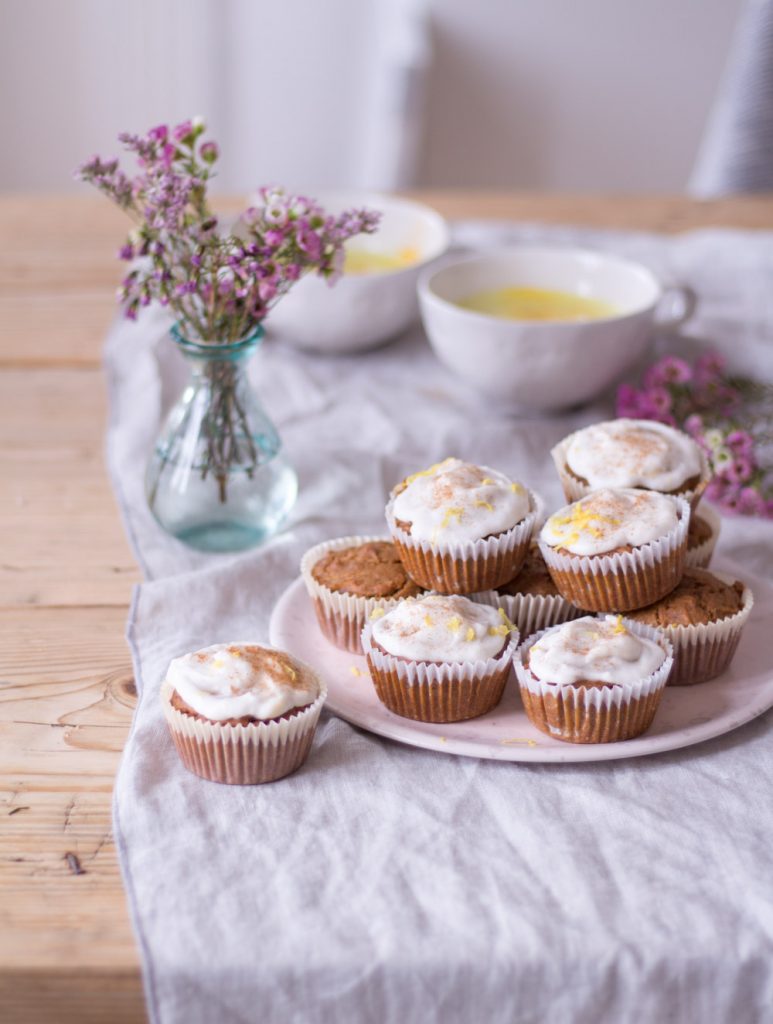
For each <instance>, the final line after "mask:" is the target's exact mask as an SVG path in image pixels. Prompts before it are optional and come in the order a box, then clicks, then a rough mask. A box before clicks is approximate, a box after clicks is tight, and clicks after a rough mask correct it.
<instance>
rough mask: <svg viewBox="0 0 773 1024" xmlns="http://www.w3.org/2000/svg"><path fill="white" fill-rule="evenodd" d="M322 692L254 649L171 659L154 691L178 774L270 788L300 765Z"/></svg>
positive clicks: (223, 648) (304, 672) (305, 675)
mask: <svg viewBox="0 0 773 1024" xmlns="http://www.w3.org/2000/svg"><path fill="white" fill-rule="evenodd" d="M326 695H327V692H326V690H325V687H324V686H323V684H322V682H321V681H320V679H319V677H318V676H317V674H316V673H315V672H314V671H313V670H312V669H311V668H309V667H308V665H305V664H303V662H300V661H298V660H297V658H293V657H291V656H290V655H289V654H286V653H285V652H284V651H279V650H276V649H275V648H273V647H267V646H263V645H261V644H250V643H231V644H213V645H212V646H211V647H205V648H203V649H202V650H199V651H194V652H193V653H191V654H185V655H183V656H182V657H179V658H175V659H174V660H173V661H172V662H171V664H170V665H169V668H168V669H167V674H166V679H165V680H164V683H163V684H162V687H161V700H162V703H163V707H164V716H165V717H166V721H167V725H168V726H169V729H170V732H171V734H172V739H173V740H174V742H175V746H176V747H177V751H178V753H179V755H180V757H181V758H182V762H183V764H184V765H185V767H186V768H187V769H188V770H189V771H192V772H194V773H195V774H196V775H200V776H202V778H205V779H209V780H210V781H211V782H227V783H233V784H238V785H253V784H255V783H259V782H273V781H274V780H276V779H281V778H282V777H283V776H285V775H289V774H290V772H294V771H295V770H296V769H297V768H299V767H300V766H301V765H302V764H303V762H304V761H305V760H306V756H307V755H308V752H309V748H310V747H311V743H312V740H313V739H314V732H315V730H316V727H317V721H318V719H319V713H320V711H321V709H322V705H323V703H324V701H325V697H326Z"/></svg>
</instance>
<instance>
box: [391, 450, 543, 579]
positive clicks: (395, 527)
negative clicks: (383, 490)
mask: <svg viewBox="0 0 773 1024" xmlns="http://www.w3.org/2000/svg"><path fill="white" fill-rule="evenodd" d="M539 508H540V505H539V500H538V498H537V497H536V495H534V494H533V493H532V492H531V491H529V490H527V488H526V487H524V485H523V484H521V483H519V482H518V481H514V480H510V479H509V478H508V477H506V476H505V475H504V474H503V473H499V472H497V471H496V470H494V469H489V468H488V467H487V466H476V465H473V464H472V463H469V462H462V461H460V460H459V459H446V460H445V461H444V462H439V463H437V464H436V465H434V466H430V467H429V469H425V470H422V471H421V472H418V473H414V474H412V475H411V476H409V477H408V478H407V479H406V480H403V481H402V483H400V484H398V486H397V487H395V489H394V490H393V491H392V494H391V496H390V500H389V503H388V504H387V507H386V518H387V523H388V525H389V531H390V533H391V534H392V539H393V540H394V542H395V545H396V546H397V549H398V551H399V552H400V558H401V559H402V561H403V564H404V565H405V567H406V569H407V570H408V573H409V575H410V576H411V578H412V579H414V580H415V581H416V582H417V583H419V584H420V585H421V586H422V587H425V588H426V589H427V590H435V591H438V592H439V593H442V594H471V593H474V592H476V591H481V590H489V589H491V588H493V587H497V586H499V585H500V584H501V583H505V582H507V580H510V579H512V578H513V576H515V575H516V573H517V572H518V570H519V569H520V568H521V566H522V565H523V562H524V559H525V558H526V552H527V551H528V548H529V541H530V540H531V535H532V532H533V530H534V528H535V525H536V522H537V517H538V514H539Z"/></svg>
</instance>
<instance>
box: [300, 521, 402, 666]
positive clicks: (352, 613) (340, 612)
mask: <svg viewBox="0 0 773 1024" xmlns="http://www.w3.org/2000/svg"><path fill="white" fill-rule="evenodd" d="M390 540H391V538H389V537H354V536H353V537H338V538H336V539H335V540H328V541H324V542H323V543H322V544H317V545H316V546H315V547H313V548H309V550H308V551H307V552H306V554H305V555H304V556H303V558H302V559H301V576H302V577H303V582H304V583H305V584H306V590H307V591H308V594H309V597H310V598H311V600H312V603H313V604H314V611H315V613H316V616H317V622H318V623H319V628H320V629H321V630H322V632H323V633H324V634H325V636H326V637H327V639H328V640H329V641H330V642H331V643H332V644H335V646H336V647H340V648H341V650H344V651H349V652H351V653H352V654H362V644H361V642H360V636H361V634H362V627H363V626H364V625H365V623H366V622H367V621H368V620H369V618H370V616H371V615H372V614H373V613H374V611H376V609H377V608H382V609H384V611H389V609H390V608H394V606H395V605H397V604H399V603H400V601H404V600H405V598H402V597H396V598H395V597H358V596H357V595H356V594H344V593H341V592H340V591H336V590H331V589H330V588H329V587H326V586H323V585H322V584H321V583H319V582H318V581H317V580H315V579H314V577H313V575H312V572H311V571H312V569H313V568H314V566H315V565H316V564H317V562H318V561H319V560H320V559H321V558H322V557H324V555H326V554H327V553H328V551H341V550H343V549H344V548H353V547H357V546H358V545H359V544H368V543H370V542H372V541H390Z"/></svg>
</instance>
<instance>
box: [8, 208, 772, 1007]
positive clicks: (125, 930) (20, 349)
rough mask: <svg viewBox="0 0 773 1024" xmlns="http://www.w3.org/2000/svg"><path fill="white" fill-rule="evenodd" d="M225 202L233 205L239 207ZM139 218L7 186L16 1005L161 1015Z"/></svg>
mask: <svg viewBox="0 0 773 1024" xmlns="http://www.w3.org/2000/svg"><path fill="white" fill-rule="evenodd" d="M418 198H421V199H423V200H425V201H427V202H429V203H431V204H432V205H434V206H435V207H436V208H437V209H438V210H440V212H441V213H443V214H445V215H446V216H447V217H452V218H453V217H471V216H474V217H498V218H502V217H506V218H512V219H518V220H541V221H545V222H565V223H576V224H590V225H596V226H614V227H622V228H641V229H646V230H654V231H664V232H673V231H681V230H686V229H689V228H697V227H707V226H711V225H723V226H730V227H733V226H734V227H746V228H761V227H762V228H773V198H771V197H764V198H755V199H750V198H749V199H730V200H723V201H720V202H708V203H706V202H695V201H689V200H686V199H680V198H649V197H637V198H631V197H612V196H605V197H596V196H574V197H569V196H539V195H525V194H494V193H459V192H443V193H432V194H422V195H420V196H419V197H418ZM226 205H230V203H229V204H226ZM125 227H126V224H125V221H124V219H123V217H122V215H121V214H120V213H119V212H118V211H116V210H114V209H112V207H111V206H110V205H109V204H108V203H107V202H106V201H104V200H101V199H100V198H99V197H89V198H77V199H76V198H67V199H57V198H50V199H48V198H47V199H40V198H34V199H33V198H30V197H7V198H3V199H0V360H1V361H2V369H3V372H2V376H0V409H2V417H1V419H0V479H1V480H2V499H3V500H2V502H0V522H1V523H2V531H1V532H2V535H3V539H2V558H1V559H0V630H1V635H0V651H2V655H1V657H2V668H0V823H1V827H0V1019H1V1020H3V1021H7V1022H8V1024H22V1022H25V1021H57V1022H65V1021H70V1020H73V1021H74V1020H77V1021H79V1022H82V1024H87V1022H95V1024H96V1022H99V1024H103V1022H106V1021H109V1022H110V1024H123V1022H126V1021H141V1020H144V1019H145V1011H144V1004H143V997H142V986H141V980H140V972H139V960H138V955H137V949H136V946H135V942H134V938H133V935H132V931H131V927H130V924H129V918H128V915H127V910H126V902H125V899H124V893H123V888H122V885H121V877H120V872H119V868H118V860H117V856H116V850H115V846H114V844H113V839H112V835H111V815H110V796H111V790H112V785H113V777H114V775H115V771H116V768H117V765H118V759H119V755H120V752H121V748H122V747H123V744H124V740H125V738H126V734H127V731H128V728H129V723H130V721H131V715H132V708H133V704H134V698H135V690H134V684H133V681H132V671H131V664H130V660H129V655H128V651H127V648H126V645H125V643H124V622H125V619H126V615H127V608H128V602H129V598H130V592H131V587H132V584H133V583H135V582H137V581H138V580H139V573H138V570H137V568H136V566H135V564H134V561H133V559H132V556H131V553H130V551H129V547H128V545H127V542H126V539H125V537H124V534H123V530H122V528H121V524H120V522H119V520H118V515H117V512H116V507H115V504H114V501H113V497H112V494H111V491H110V487H109V484H108V481H107V478H106V475H105V469H104V465H103V456H102V447H103V433H104V425H105V414H106V403H105V392H104V386H103V380H102V373H101V370H100V352H101V346H102V340H103V336H104V334H105V330H106V328H107V326H108V324H109V322H110V318H111V316H112V315H113V312H114V298H113V295H114V288H115V285H116V283H117V280H118V276H119V270H120V268H119V266H118V264H117V263H116V261H115V260H114V259H113V256H114V253H115V250H116V249H117V247H118V245H119V242H120V240H121V239H122V235H123V232H124V230H125Z"/></svg>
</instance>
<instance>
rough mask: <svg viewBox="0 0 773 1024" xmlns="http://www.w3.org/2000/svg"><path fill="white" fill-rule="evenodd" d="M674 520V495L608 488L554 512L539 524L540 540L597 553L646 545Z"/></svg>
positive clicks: (665, 531)
mask: <svg viewBox="0 0 773 1024" xmlns="http://www.w3.org/2000/svg"><path fill="white" fill-rule="evenodd" d="M677 522H678V513H677V503H676V500H675V499H674V498H670V497H668V496H667V495H665V494H658V492H657V491H638V490H634V489H633V488H618V489H616V490H612V489H608V490H602V491H594V492H593V493H592V494H588V495H587V496H586V497H584V498H581V499H580V500H579V501H575V502H574V503H573V504H572V505H567V506H566V507H565V508H561V509H559V510H558V512H554V513H553V515H552V516H551V517H550V518H549V519H548V521H547V522H546V523H545V525H544V526H543V527H542V532H541V533H540V540H542V541H544V543H545V544H548V545H549V546H550V547H553V548H565V549H566V550H567V551H569V552H571V553H572V554H573V555H601V554H603V553H604V552H605V551H612V550H613V549H614V548H621V547H625V545H627V544H630V545H631V547H639V546H640V545H642V544H649V543H650V542H651V541H654V540H658V539H659V538H660V537H665V536H666V534H668V533H670V532H671V530H673V529H674V528H675V527H676V525H677Z"/></svg>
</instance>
